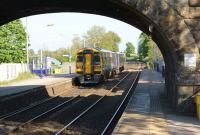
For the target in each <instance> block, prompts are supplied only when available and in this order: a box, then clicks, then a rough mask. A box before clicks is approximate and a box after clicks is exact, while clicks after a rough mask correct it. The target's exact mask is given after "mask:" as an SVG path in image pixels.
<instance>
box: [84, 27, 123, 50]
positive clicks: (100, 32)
mask: <svg viewBox="0 0 200 135" xmlns="http://www.w3.org/2000/svg"><path fill="white" fill-rule="evenodd" d="M83 37H84V40H85V41H86V42H85V43H86V47H94V46H95V47H99V48H103V49H107V50H112V51H119V46H118V44H119V43H120V42H121V39H120V37H119V36H118V35H117V34H116V33H115V32H112V31H108V32H106V30H105V28H104V27H101V26H93V27H91V29H89V30H88V31H87V34H86V35H85V36H83Z"/></svg>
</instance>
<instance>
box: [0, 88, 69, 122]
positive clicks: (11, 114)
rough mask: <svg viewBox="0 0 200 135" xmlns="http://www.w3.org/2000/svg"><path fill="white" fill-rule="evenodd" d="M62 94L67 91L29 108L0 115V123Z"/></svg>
mask: <svg viewBox="0 0 200 135" xmlns="http://www.w3.org/2000/svg"><path fill="white" fill-rule="evenodd" d="M64 93H67V91H65V92H62V93H60V94H58V95H56V96H55V97H51V98H47V99H44V100H42V101H40V102H37V103H35V104H32V105H29V106H27V107H24V108H21V109H18V110H16V111H13V112H11V113H9V114H6V115H2V116H0V121H2V120H4V119H6V118H9V117H12V116H14V115H17V114H19V113H22V112H24V111H27V110H29V109H32V108H34V107H37V106H39V105H42V104H43V103H46V102H48V101H51V100H53V99H56V98H58V97H59V96H60V95H63V94H64Z"/></svg>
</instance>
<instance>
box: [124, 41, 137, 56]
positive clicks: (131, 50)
mask: <svg viewBox="0 0 200 135" xmlns="http://www.w3.org/2000/svg"><path fill="white" fill-rule="evenodd" d="M125 53H126V57H130V56H131V55H133V54H135V46H134V45H133V44H132V43H131V42H127V43H126V50H125Z"/></svg>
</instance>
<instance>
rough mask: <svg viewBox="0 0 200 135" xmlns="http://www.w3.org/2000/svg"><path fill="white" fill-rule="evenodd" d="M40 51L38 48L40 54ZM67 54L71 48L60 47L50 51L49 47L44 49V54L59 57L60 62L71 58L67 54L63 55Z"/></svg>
mask: <svg viewBox="0 0 200 135" xmlns="http://www.w3.org/2000/svg"><path fill="white" fill-rule="evenodd" d="M40 51H41V50H38V54H39V55H40ZM66 54H69V49H66V48H59V49H57V50H55V51H50V50H47V49H43V50H42V55H43V56H50V57H52V58H55V59H57V60H58V61H60V62H67V61H69V59H68V58H67V57H66V56H63V55H66Z"/></svg>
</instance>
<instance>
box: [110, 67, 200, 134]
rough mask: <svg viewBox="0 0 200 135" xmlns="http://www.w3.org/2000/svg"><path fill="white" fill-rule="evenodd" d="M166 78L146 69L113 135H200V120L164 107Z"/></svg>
mask: <svg viewBox="0 0 200 135" xmlns="http://www.w3.org/2000/svg"><path fill="white" fill-rule="evenodd" d="M164 85H165V82H164V78H162V76H161V74H160V73H158V72H156V71H152V70H144V71H142V73H141V76H140V79H139V82H138V86H137V87H136V89H135V92H134V94H133V95H132V97H131V99H130V101H129V103H128V106H127V107H126V109H125V111H124V113H123V114H122V117H121V118H120V120H119V122H118V124H117V125H116V127H115V129H114V131H113V133H112V134H113V135H122V134H123V135H152V134H154V135H199V134H200V121H198V119H197V118H196V117H195V116H183V115H180V114H178V113H176V112H174V111H169V110H168V109H167V108H165V106H163V102H164V101H163V94H164Z"/></svg>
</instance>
